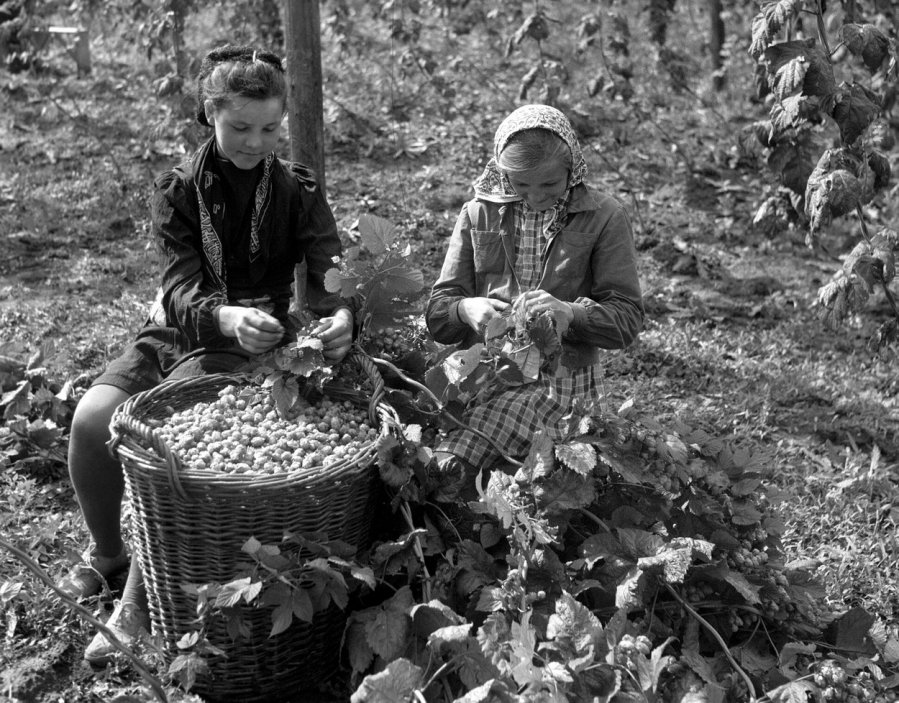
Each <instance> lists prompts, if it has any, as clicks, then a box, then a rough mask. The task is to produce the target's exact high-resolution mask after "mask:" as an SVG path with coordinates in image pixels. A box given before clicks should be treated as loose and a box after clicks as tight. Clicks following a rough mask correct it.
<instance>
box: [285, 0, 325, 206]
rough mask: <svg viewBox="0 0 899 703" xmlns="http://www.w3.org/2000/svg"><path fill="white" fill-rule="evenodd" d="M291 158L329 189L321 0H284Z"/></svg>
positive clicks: (323, 188)
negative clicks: (302, 165) (326, 171)
mask: <svg viewBox="0 0 899 703" xmlns="http://www.w3.org/2000/svg"><path fill="white" fill-rule="evenodd" d="M284 47H285V53H286V56H287V87H288V101H287V120H288V127H289V130H290V158H291V159H293V160H294V161H300V162H302V163H304V164H306V165H307V166H310V167H311V168H312V169H313V170H315V172H316V174H317V175H318V179H319V183H320V184H321V188H322V190H323V191H324V190H325V140H324V117H323V114H324V113H323V101H322V47H321V20H320V14H319V6H318V0H284Z"/></svg>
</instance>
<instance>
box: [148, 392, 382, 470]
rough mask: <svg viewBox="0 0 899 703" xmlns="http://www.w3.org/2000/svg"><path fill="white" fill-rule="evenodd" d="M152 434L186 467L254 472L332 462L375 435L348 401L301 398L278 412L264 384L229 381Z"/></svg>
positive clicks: (362, 414)
mask: <svg viewBox="0 0 899 703" xmlns="http://www.w3.org/2000/svg"><path fill="white" fill-rule="evenodd" d="M158 432H159V435H160V437H161V438H162V439H164V440H165V442H166V444H167V445H168V446H169V447H170V448H171V449H172V450H173V451H174V452H175V453H176V454H177V455H178V457H179V458H180V459H181V461H182V463H183V464H184V466H186V467H187V468H190V469H196V470H208V471H215V472H220V473H230V474H260V475H271V474H275V473H280V472H285V471H293V470H297V469H309V468H312V467H317V466H330V465H332V464H336V463H338V462H340V461H344V460H345V459H347V458H349V457H353V456H354V455H355V454H357V453H358V452H359V451H361V450H362V449H364V447H366V446H367V445H368V444H369V443H370V442H372V441H373V440H374V439H376V438H377V435H378V432H377V429H376V428H374V427H372V426H371V425H370V424H368V416H367V413H366V411H365V410H364V409H361V408H358V407H357V406H355V405H354V404H353V403H351V402H350V401H335V400H331V399H329V398H327V397H325V398H323V399H322V400H321V401H320V402H319V403H318V404H316V405H310V404H309V403H307V402H305V401H304V402H302V403H298V404H297V405H296V406H295V407H294V408H293V409H292V411H291V413H290V414H289V415H286V416H281V415H280V414H279V413H278V411H277V409H276V406H275V400H274V398H273V397H272V394H271V392H270V391H269V389H268V388H259V387H252V386H245V387H240V386H235V385H229V386H226V387H225V388H223V389H222V390H221V391H220V392H219V394H218V398H217V399H216V400H214V401H211V402H199V403H197V404H195V405H193V406H192V407H188V408H185V409H183V410H180V411H178V412H174V413H173V414H172V415H171V416H170V417H169V418H168V419H167V420H166V421H165V422H164V423H163V424H162V426H161V427H160V428H159V430H158Z"/></svg>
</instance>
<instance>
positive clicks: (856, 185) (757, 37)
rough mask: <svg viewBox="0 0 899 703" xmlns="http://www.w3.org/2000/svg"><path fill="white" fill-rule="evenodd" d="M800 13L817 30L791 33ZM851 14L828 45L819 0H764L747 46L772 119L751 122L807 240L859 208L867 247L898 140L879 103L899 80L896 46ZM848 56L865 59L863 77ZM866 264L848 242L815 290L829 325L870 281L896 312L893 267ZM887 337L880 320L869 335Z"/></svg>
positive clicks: (854, 307)
mask: <svg viewBox="0 0 899 703" xmlns="http://www.w3.org/2000/svg"><path fill="white" fill-rule="evenodd" d="M804 14H805V15H811V16H813V17H814V19H815V20H816V22H817V28H818V37H817V39H816V38H814V37H809V38H803V39H792V38H791V34H792V30H793V27H794V25H795V24H797V23H798V22H800V21H801V20H802V19H803V15H804ZM850 19H854V17H847V18H846V21H844V23H843V24H842V25H841V26H840V28H839V36H838V39H839V42H840V44H839V46H838V48H837V49H836V50H833V51H832V50H831V49H830V47H829V43H828V36H827V23H826V22H825V17H824V11H823V8H822V5H821V4H820V3H817V2H811V1H810V0H774V1H772V2H765V3H763V4H762V6H761V8H760V10H759V12H758V13H757V14H756V16H755V18H754V20H753V24H752V44H751V46H750V49H749V53H750V54H751V55H752V57H753V58H754V59H756V61H758V62H759V66H760V68H761V69H762V72H763V74H764V76H765V79H766V82H765V84H764V88H765V89H766V90H767V91H768V92H769V94H770V99H771V109H770V116H769V119H768V120H766V121H764V122H759V123H756V124H755V125H753V126H752V128H751V129H752V130H753V131H754V132H755V134H756V136H757V137H758V139H759V141H760V143H761V144H762V145H763V146H764V147H765V148H766V149H768V150H769V155H768V165H769V166H770V167H771V168H772V170H773V171H775V172H776V173H778V175H779V176H780V178H781V182H782V183H783V185H784V186H786V187H787V188H789V189H790V190H791V191H792V192H793V194H794V197H792V198H791V200H792V201H793V203H794V206H795V207H796V208H797V210H799V211H800V212H801V214H802V216H803V217H804V219H805V224H806V225H807V237H806V240H807V243H809V244H812V243H814V242H816V241H817V240H818V239H819V237H820V235H821V234H822V232H823V231H824V230H825V229H826V228H827V226H828V225H830V223H831V222H832V221H833V220H834V219H835V218H838V217H842V216H844V215H847V214H857V215H858V216H859V218H860V220H861V223H860V224H861V228H862V232H863V234H864V235H865V240H866V241H865V243H864V247H866V248H867V249H870V248H871V247H872V246H874V245H873V244H872V242H871V241H869V240H868V237H867V233H866V223H865V221H864V217H865V215H864V212H863V209H862V208H863V206H864V205H866V204H868V203H870V202H871V201H872V200H873V199H874V198H875V196H876V195H877V194H878V193H881V192H883V191H884V190H885V189H886V188H887V186H888V185H889V182H890V178H891V175H892V174H891V167H890V159H889V156H888V152H889V150H890V149H892V148H893V146H894V144H895V140H894V139H893V138H892V135H891V134H890V130H889V129H888V128H887V127H886V123H885V119H884V107H885V106H886V105H887V96H888V95H889V94H890V93H891V92H892V91H894V90H895V86H896V85H897V83H899V48H897V44H896V41H895V39H891V38H890V37H889V36H888V35H887V34H886V33H885V32H884V31H883V30H882V29H881V28H879V27H878V26H876V25H875V24H872V23H858V22H853V21H849V20H850ZM839 50H844V53H845V54H846V55H847V56H849V57H850V59H849V65H847V66H845V73H846V77H847V80H840V77H839V76H838V75H837V68H839V67H840V65H841V63H846V62H844V61H841V60H840V59H839V58H838V51H839ZM852 62H855V63H860V64H861V68H863V69H864V72H865V73H866V74H867V80H866V79H865V77H864V76H863V75H861V72H860V71H857V70H854V69H855V66H854V65H853V63H852ZM828 124H830V125H834V126H835V127H836V129H837V132H838V138H839V145H838V146H835V147H832V148H827V143H826V140H824V139H822V138H821V133H822V130H823V128H824V127H826V126H827V125H828ZM763 207H764V205H763ZM760 214H761V213H760ZM864 247H863V248H864ZM881 252H882V253H883V258H886V259H889V260H890V263H887V262H883V264H884V273H886V272H887V271H889V270H890V269H891V268H892V266H893V264H892V263H891V262H892V258H893V254H892V252H889V253H886V252H885V251H884V250H882V249H881ZM864 255H865V256H867V255H869V254H868V253H865V254H864ZM878 260H879V261H882V259H878ZM869 264H873V262H868V263H863V262H861V263H860V260H859V255H857V254H856V252H853V254H851V255H850V256H849V257H848V259H847V262H846V266H844V267H843V270H842V271H841V272H840V274H839V275H838V277H837V278H836V279H835V280H834V281H832V282H831V283H829V284H828V285H827V286H825V287H823V288H822V289H821V290H820V291H819V296H818V301H819V304H820V305H821V306H822V307H821V309H822V317H823V319H824V320H825V322H826V323H827V324H828V325H830V326H834V325H836V324H839V323H840V322H842V320H843V319H844V318H845V316H846V314H848V313H849V312H855V311H858V310H859V309H860V307H861V305H862V304H863V303H864V302H865V301H866V300H867V298H868V296H869V295H870V293H871V290H870V289H871V284H872V283H879V284H881V285H882V286H883V288H884V291H885V293H886V295H887V297H888V298H889V300H890V303H891V305H892V307H893V311H894V313H895V314H896V316H897V318H899V309H897V307H896V305H895V303H894V302H893V300H892V296H891V294H890V292H889V290H888V288H887V287H886V284H887V283H888V282H889V279H890V278H892V276H889V277H887V278H884V276H882V275H880V274H879V273H878V271H877V270H876V269H877V265H869ZM856 269H857V270H856ZM890 325H891V326H892V327H895V325H896V323H895V322H892V323H890ZM891 338H892V335H891V334H889V332H888V330H885V329H884V328H883V327H882V328H881V330H880V332H879V333H878V334H877V335H876V341H875V340H872V341H874V344H875V346H880V345H882V344H885V343H888V342H889V339H891Z"/></svg>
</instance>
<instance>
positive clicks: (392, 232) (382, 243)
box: [358, 214, 396, 256]
mask: <svg viewBox="0 0 899 703" xmlns="http://www.w3.org/2000/svg"><path fill="white" fill-rule="evenodd" d="M358 227H359V235H360V236H361V238H362V244H363V246H364V247H365V248H366V249H367V250H368V251H369V252H371V253H372V254H374V255H376V256H377V255H378V254H383V253H385V252H386V251H387V250H388V249H389V248H390V246H391V244H393V242H394V240H395V239H396V228H395V227H394V226H393V223H391V222H390V221H389V220H385V219H384V218H383V217H378V216H377V215H368V214H366V215H360V217H359V223H358Z"/></svg>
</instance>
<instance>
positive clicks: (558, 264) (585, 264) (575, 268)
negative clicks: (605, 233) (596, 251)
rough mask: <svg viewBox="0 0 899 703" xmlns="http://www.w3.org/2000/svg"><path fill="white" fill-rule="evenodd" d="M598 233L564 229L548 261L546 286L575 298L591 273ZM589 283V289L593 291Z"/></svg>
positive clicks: (554, 291)
mask: <svg viewBox="0 0 899 703" xmlns="http://www.w3.org/2000/svg"><path fill="white" fill-rule="evenodd" d="M595 241H596V235H595V234H594V233H592V232H574V231H571V230H563V231H562V232H559V234H558V235H556V240H555V241H554V242H553V243H552V245H551V247H552V249H551V251H550V255H549V258H548V260H547V262H546V273H545V275H544V288H546V289H547V290H549V291H550V292H552V293H553V294H554V295H556V297H558V298H560V299H561V300H574V299H575V298H576V297H577V295H578V291H580V290H583V289H584V281H585V280H586V279H587V278H588V277H590V276H591V264H592V261H591V252H592V250H593V243H594V242H595ZM589 287H590V286H589V285H587V286H586V289H588V290H589Z"/></svg>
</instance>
